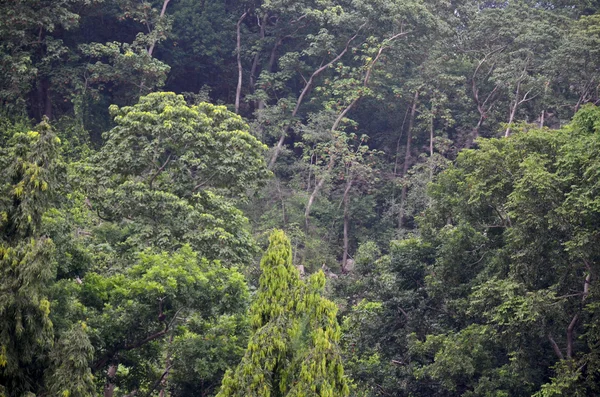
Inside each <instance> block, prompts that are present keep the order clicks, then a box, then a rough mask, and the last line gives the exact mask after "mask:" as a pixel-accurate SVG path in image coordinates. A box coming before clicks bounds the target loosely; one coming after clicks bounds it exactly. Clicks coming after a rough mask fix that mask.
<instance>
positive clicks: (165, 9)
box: [148, 0, 171, 56]
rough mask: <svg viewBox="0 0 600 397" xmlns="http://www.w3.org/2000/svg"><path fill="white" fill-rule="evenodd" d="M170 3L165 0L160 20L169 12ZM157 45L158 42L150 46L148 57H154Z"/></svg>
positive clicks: (168, 0)
mask: <svg viewBox="0 0 600 397" xmlns="http://www.w3.org/2000/svg"><path fill="white" fill-rule="evenodd" d="M170 1H171V0H164V2H163V5H162V9H161V10H160V16H159V18H160V19H163V17H164V16H165V13H166V12H167V6H168V5H169V2H170ZM155 45H156V40H155V41H153V42H152V44H151V45H150V48H148V55H150V56H152V53H153V52H154V47H155Z"/></svg>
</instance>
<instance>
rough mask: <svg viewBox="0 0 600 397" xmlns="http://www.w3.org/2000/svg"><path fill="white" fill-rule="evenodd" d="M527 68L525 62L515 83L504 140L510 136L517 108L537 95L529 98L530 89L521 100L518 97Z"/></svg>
mask: <svg viewBox="0 0 600 397" xmlns="http://www.w3.org/2000/svg"><path fill="white" fill-rule="evenodd" d="M528 66H529V62H527V63H526V64H525V67H524V68H523V71H522V72H521V76H520V77H519V80H518V81H517V88H516V90H515V99H514V101H513V102H512V104H511V106H510V113H509V117H508V125H507V127H506V131H504V137H505V138H507V137H508V136H509V135H510V131H511V127H512V124H513V122H514V120H515V116H516V114H517V109H518V108H519V105H521V104H523V103H525V102H528V101H530V100H532V99H533V98H535V97H536V96H537V95H534V96H529V94H531V91H532V90H533V89H530V90H528V91H527V92H525V95H523V98H521V96H520V92H521V84H522V83H523V81H524V80H525V77H526V76H527V67H528Z"/></svg>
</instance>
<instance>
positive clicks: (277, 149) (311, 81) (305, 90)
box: [268, 24, 364, 169]
mask: <svg viewBox="0 0 600 397" xmlns="http://www.w3.org/2000/svg"><path fill="white" fill-rule="evenodd" d="M363 27H364V24H363V25H362V26H361V27H360V28H359V29H358V31H357V32H356V34H355V35H354V36H352V37H350V39H348V41H347V42H346V46H345V47H344V49H343V50H342V51H341V52H340V53H339V54H338V55H337V56H336V57H334V58H333V59H332V60H331V61H329V62H327V63H326V64H324V65H322V66H321V67H319V68H317V69H316V70H315V71H314V72H313V73H312V74H311V76H310V78H309V79H308V81H307V82H306V85H305V86H304V88H303V89H302V92H301V93H300V96H299V97H298V99H297V100H296V105H295V106H294V110H293V111H292V118H294V117H296V115H297V114H298V110H299V109H300V105H301V104H302V102H303V101H304V98H305V97H306V94H308V91H310V89H311V88H312V86H313V84H314V81H315V79H316V78H317V77H318V76H319V75H320V74H321V73H323V72H324V71H325V70H327V68H329V67H330V66H331V65H333V64H334V63H335V62H337V61H339V60H340V59H341V58H342V57H343V56H344V55H345V54H346V52H348V48H349V47H350V44H351V43H352V42H353V41H354V40H355V39H356V37H358V33H359V32H360V31H361V30H362V28H363ZM290 128H291V122H290V123H288V124H287V126H286V127H285V128H284V130H283V133H282V134H281V137H280V138H279V141H278V142H277V145H276V146H275V151H274V153H273V156H272V157H271V160H270V161H269V166H268V168H269V169H271V168H273V166H274V165H275V162H276V161H277V157H279V153H280V152H281V149H282V148H283V142H284V141H285V137H286V136H287V134H288V132H289V130H290Z"/></svg>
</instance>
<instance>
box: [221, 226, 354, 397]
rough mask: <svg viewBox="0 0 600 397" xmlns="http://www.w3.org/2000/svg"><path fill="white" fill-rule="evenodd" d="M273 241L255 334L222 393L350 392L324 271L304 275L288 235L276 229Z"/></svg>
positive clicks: (254, 316) (253, 313)
mask: <svg viewBox="0 0 600 397" xmlns="http://www.w3.org/2000/svg"><path fill="white" fill-rule="evenodd" d="M269 242H270V244H269V248H268V249H267V252H266V253H265V255H264V256H263V258H262V260H261V270H262V275H261V278H260V288H259V290H258V292H257V296H256V298H255V300H254V302H253V304H252V307H251V309H250V313H249V315H250V318H251V325H252V328H253V335H252V336H251V338H250V342H249V343H248V348H247V350H246V353H245V355H244V357H243V358H242V361H241V363H240V364H239V365H238V367H237V368H236V369H235V371H229V372H228V373H227V374H226V375H225V378H224V379H223V385H222V386H221V391H220V392H219V394H218V396H221V397H224V396H270V395H276V396H347V395H348V393H349V389H348V384H347V380H346V378H345V377H344V370H343V367H342V362H341V358H340V356H339V352H338V347H337V344H338V341H339V338H340V329H339V326H338V324H337V319H336V312H337V308H336V306H335V305H334V304H333V303H332V302H331V301H329V300H327V299H325V298H323V297H322V296H321V291H322V289H323V286H324V284H325V276H324V275H323V273H322V272H320V273H316V274H315V275H313V276H312V277H311V278H310V279H309V280H307V281H306V282H304V281H302V280H300V276H299V274H298V271H297V270H296V269H295V268H294V267H293V266H292V263H291V258H292V252H291V245H290V242H289V240H288V238H287V237H286V236H285V234H284V233H283V232H282V231H274V232H273V233H272V234H271V237H270V239H269Z"/></svg>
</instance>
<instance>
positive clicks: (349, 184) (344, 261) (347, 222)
mask: <svg viewBox="0 0 600 397" xmlns="http://www.w3.org/2000/svg"><path fill="white" fill-rule="evenodd" d="M351 188H352V176H351V175H349V176H348V181H347V182H346V189H345V190H344V199H343V201H344V254H343V257H342V273H348V247H349V245H350V244H349V233H348V229H349V226H350V211H349V208H348V207H349V206H348V201H349V196H350V194H349V193H350V189H351Z"/></svg>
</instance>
